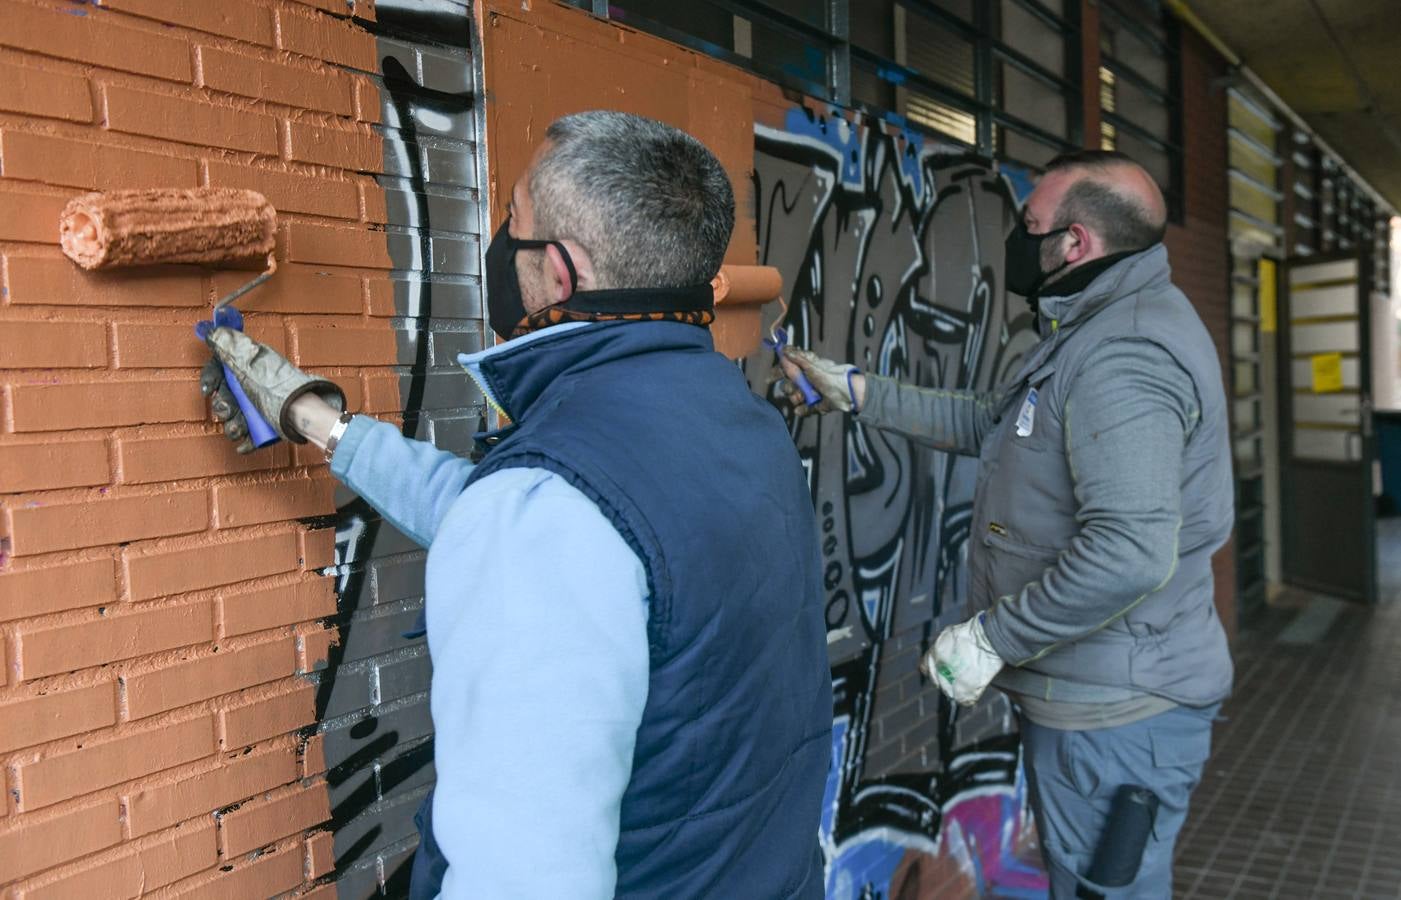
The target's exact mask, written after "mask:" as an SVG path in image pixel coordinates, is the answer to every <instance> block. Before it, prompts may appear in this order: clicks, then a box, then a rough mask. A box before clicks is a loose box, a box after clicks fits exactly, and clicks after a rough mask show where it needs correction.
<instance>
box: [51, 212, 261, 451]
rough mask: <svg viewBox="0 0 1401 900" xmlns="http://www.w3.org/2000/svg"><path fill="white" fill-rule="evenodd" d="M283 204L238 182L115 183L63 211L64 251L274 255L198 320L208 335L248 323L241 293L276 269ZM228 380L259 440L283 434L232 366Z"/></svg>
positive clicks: (98, 262)
mask: <svg viewBox="0 0 1401 900" xmlns="http://www.w3.org/2000/svg"><path fill="white" fill-rule="evenodd" d="M276 232H277V212H276V210H274V209H273V208H272V204H270V203H268V201H267V199H266V198H265V197H263V195H262V194H259V193H257V192H256V191H243V190H236V189H233V188H192V189H176V188H169V189H167V188H156V189H149V190H129V191H110V192H107V193H94V194H84V195H82V196H81V197H75V198H73V199H72V200H70V201H69V203H68V205H67V206H66V207H64V210H63V214H62V215H61V216H60V217H59V243H60V245H61V246H62V247H63V252H64V253H65V254H67V256H68V258H69V259H71V260H73V261H74V262H75V263H77V264H78V265H80V266H82V267H83V268H84V269H111V268H118V267H123V266H150V265H162V264H169V263H188V264H194V265H213V264H217V263H226V262H235V261H239V260H248V259H256V258H259V257H264V258H266V259H267V270H266V271H264V272H263V273H262V274H261V275H258V276H257V277H256V278H254V279H252V280H251V281H249V282H248V283H246V284H244V285H243V286H242V287H240V288H239V289H238V290H235V291H233V292H231V293H229V294H225V295H224V296H223V297H220V298H219V300H218V302H217V303H215V304H214V314H213V316H212V317H211V318H210V319H207V320H205V321H203V322H200V323H198V324H197V325H196V326H195V334H196V335H198V336H199V337H200V339H204V338H205V337H207V336H208V334H209V332H210V331H212V330H213V329H215V328H219V327H227V328H233V329H235V330H238V331H242V330H243V316H242V314H240V313H239V311H238V310H237V309H235V308H234V306H233V305H232V304H233V301H235V300H237V299H238V298H239V297H242V296H243V295H244V294H246V293H248V292H249V291H251V290H253V289H254V288H256V287H257V286H258V285H260V284H262V283H263V282H265V281H267V280H268V279H269V278H271V277H272V274H273V272H275V271H276V270H277V260H276V258H275V256H274V255H273V248H274V244H275V235H276ZM224 381H225V383H226V384H227V385H228V386H229V390H230V392H232V394H233V396H234V399H235V400H237V401H238V407H239V409H241V410H242V411H243V415H244V417H245V418H246V419H247V420H248V436H249V438H250V439H251V440H252V442H253V446H255V447H266V446H268V445H269V444H275V443H277V441H278V440H279V438H278V436H277V432H276V431H275V430H274V429H273V427H272V426H271V425H269V424H268V422H267V420H265V419H264V418H263V417H262V416H261V415H260V414H259V413H258V410H257V408H256V407H254V406H253V403H252V402H251V401H250V400H249V399H248V397H247V396H246V395H245V394H244V393H243V388H242V387H241V386H240V385H239V383H238V379H237V378H234V377H233V373H231V372H229V370H228V367H227V366H226V367H225V368H224Z"/></svg>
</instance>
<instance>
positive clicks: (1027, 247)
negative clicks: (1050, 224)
mask: <svg viewBox="0 0 1401 900" xmlns="http://www.w3.org/2000/svg"><path fill="white" fill-rule="evenodd" d="M1069 230H1070V228H1069V226H1067V227H1065V228H1057V229H1055V230H1054V231H1048V232H1046V233H1045V234H1029V233H1028V232H1027V230H1026V223H1025V222H1023V221H1021V220H1018V221H1017V227H1015V228H1013V229H1012V230H1011V231H1010V232H1009V233H1008V234H1007V241H1006V243H1005V244H1004V247H1005V248H1006V252H1007V255H1006V257H1005V258H1004V261H1003V270H1002V278H1003V281H1004V283H1005V284H1006V285H1007V290H1009V291H1011V292H1012V293H1014V294H1021V295H1022V296H1023V297H1026V298H1027V302H1028V303H1033V305H1034V300H1035V298H1036V295H1037V294H1038V293H1039V292H1040V291H1041V286H1042V285H1044V284H1045V283H1046V279H1048V278H1050V277H1051V276H1052V275H1054V274H1056V273H1057V272H1059V271H1060V270H1061V269H1064V268H1065V267H1066V266H1068V265H1070V263H1069V262H1067V261H1065V260H1062V261H1061V264H1060V265H1058V266H1056V267H1055V268H1054V269H1052V270H1051V271H1049V272H1043V271H1041V242H1042V241H1044V240H1046V238H1049V237H1055V236H1056V235H1058V234H1063V233H1064V232H1067V231H1069Z"/></svg>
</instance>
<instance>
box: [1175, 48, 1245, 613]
mask: <svg viewBox="0 0 1401 900" xmlns="http://www.w3.org/2000/svg"><path fill="white" fill-rule="evenodd" d="M1226 75H1227V65H1226V61H1225V60H1224V59H1222V58H1221V56H1220V55H1219V54H1218V53H1217V52H1216V51H1215V50H1214V49H1212V47H1211V45H1209V44H1208V43H1207V42H1206V41H1205V40H1204V39H1202V38H1201V36H1199V35H1198V34H1197V33H1196V32H1195V31H1192V30H1191V29H1189V28H1187V27H1185V26H1183V28H1182V133H1183V143H1184V154H1183V155H1184V158H1183V180H1184V185H1183V187H1184V197H1183V221H1182V223H1181V224H1180V225H1172V226H1170V227H1169V228H1168V235H1167V247H1168V254H1169V256H1170V258H1171V260H1172V277H1173V281H1174V282H1175V283H1176V284H1177V286H1178V287H1180V288H1181V289H1182V291H1183V292H1184V293H1185V294H1186V295H1187V296H1188V297H1189V298H1191V300H1192V304H1193V305H1194V306H1195V307H1196V308H1197V312H1198V314H1200V315H1201V317H1202V321H1203V322H1204V323H1206V327H1207V330H1209V331H1210V332H1211V335H1212V337H1213V338H1214V339H1215V341H1216V352H1217V353H1218V354H1219V355H1220V357H1221V372H1222V377H1223V378H1225V379H1226V384H1227V386H1228V388H1227V389H1228V390H1229V385H1230V383H1231V382H1230V369H1229V366H1230V359H1231V355H1230V343H1229V342H1230V337H1231V322H1230V315H1231V293H1230V284H1229V278H1230V265H1231V261H1230V255H1229V253H1228V250H1227V222H1226V210H1227V197H1228V194H1229V191H1228V190H1227V186H1226V86H1225V82H1224V80H1223V79H1225V77H1226ZM1212 569H1213V571H1214V573H1215V575H1216V610H1217V612H1218V613H1219V614H1220V616H1221V621H1222V622H1223V623H1224V624H1225V626H1226V630H1227V633H1228V634H1230V635H1231V637H1232V638H1234V636H1235V630H1236V560H1235V545H1234V540H1232V542H1230V543H1228V544H1227V545H1226V546H1225V547H1223V548H1222V549H1221V550H1220V551H1219V552H1218V553H1217V555H1216V557H1215V559H1214V560H1213V561H1212Z"/></svg>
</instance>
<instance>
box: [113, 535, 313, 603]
mask: <svg viewBox="0 0 1401 900" xmlns="http://www.w3.org/2000/svg"><path fill="white" fill-rule="evenodd" d="M123 556H124V558H125V563H126V583H127V592H128V593H129V595H130V597H131V599H132V600H150V599H153V598H155V597H163V596H168V595H170V594H181V593H184V592H186V591H196V590H200V589H201V588H211V587H218V586H219V585H222V584H233V583H235V582H239V581H243V580H245V579H249V578H259V577H262V576H264V575H276V574H278V573H279V572H290V571H292V570H293V569H295V568H296V567H297V537H296V535H295V534H294V533H292V532H282V533H280V534H268V535H257V536H254V537H239V538H235V539H232V540H228V539H225V540H217V541H210V540H201V541H200V542H199V543H198V544H196V545H194V546H188V547H178V548H176V547H160V548H132V547H128V548H127V549H126V551H125V552H124V554H123Z"/></svg>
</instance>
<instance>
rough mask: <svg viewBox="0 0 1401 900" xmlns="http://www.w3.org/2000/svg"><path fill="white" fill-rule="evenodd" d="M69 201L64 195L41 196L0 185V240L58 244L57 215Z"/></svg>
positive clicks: (6, 184)
mask: <svg viewBox="0 0 1401 900" xmlns="http://www.w3.org/2000/svg"><path fill="white" fill-rule="evenodd" d="M67 202H68V197H67V196H66V195H64V194H40V193H36V192H34V191H32V190H26V189H25V188H24V187H23V186H21V185H15V184H9V183H4V182H0V241H29V242H31V243H36V244H57V243H58V216H59V213H61V212H63V206H64V204H65V203H67Z"/></svg>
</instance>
